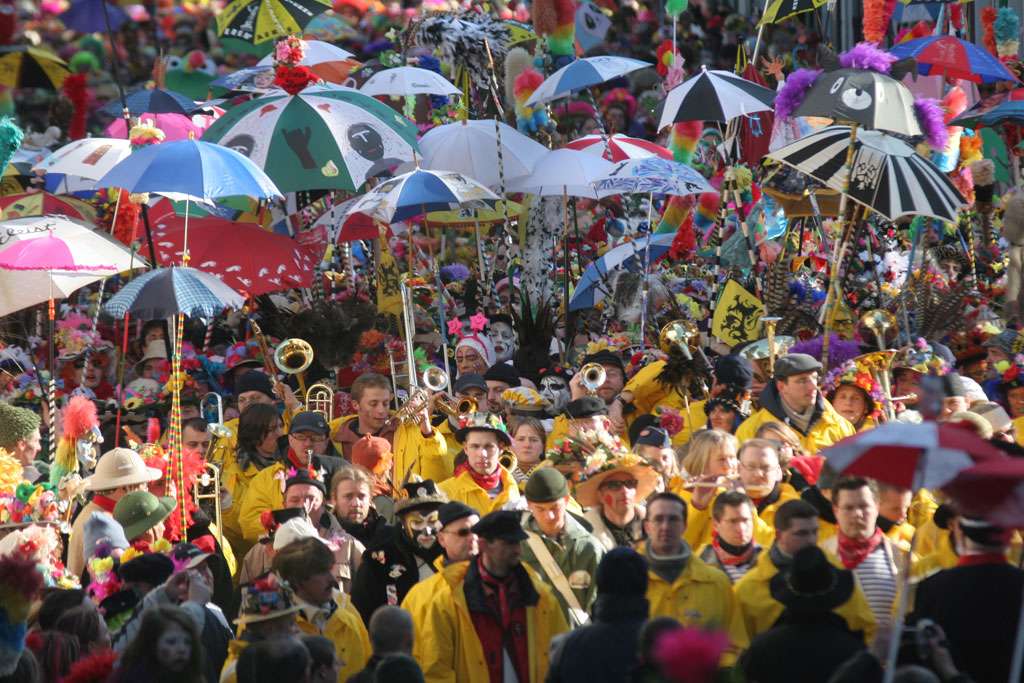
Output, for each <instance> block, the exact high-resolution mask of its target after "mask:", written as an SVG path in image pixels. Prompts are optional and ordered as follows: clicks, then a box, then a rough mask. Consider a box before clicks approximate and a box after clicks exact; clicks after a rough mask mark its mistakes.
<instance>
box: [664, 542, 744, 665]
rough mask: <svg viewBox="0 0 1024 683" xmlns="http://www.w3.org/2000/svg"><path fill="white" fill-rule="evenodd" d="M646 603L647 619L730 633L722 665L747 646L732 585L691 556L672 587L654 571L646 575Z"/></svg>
mask: <svg viewBox="0 0 1024 683" xmlns="http://www.w3.org/2000/svg"><path fill="white" fill-rule="evenodd" d="M647 580H648V584H647V600H648V602H649V603H650V605H651V611H650V616H651V617H652V618H653V617H672V618H673V619H677V620H679V621H680V622H682V624H683V626H687V627H691V626H700V627H705V628H707V627H714V628H718V629H721V630H723V631H725V632H726V633H728V634H729V643H730V646H729V649H728V650H727V651H726V652H725V654H724V655H723V656H722V665H723V666H732V665H733V664H735V663H736V658H737V656H738V655H739V653H740V652H741V651H743V650H744V649H746V647H747V645H749V644H750V640H749V638H748V637H747V629H746V627H745V626H744V625H743V615H742V613H741V612H740V605H739V602H737V600H736V596H735V595H733V592H732V584H730V583H729V577H727V576H726V575H725V574H724V573H723V572H722V571H720V570H718V569H715V568H714V567H710V566H708V565H707V564H706V563H705V562H703V561H702V560H701V559H700V558H698V557H697V556H696V555H691V556H690V559H689V560H687V562H686V568H685V569H683V571H682V572H681V573H680V574H679V576H678V577H676V580H675V581H674V582H672V584H669V583H667V582H666V581H665V580H664V579H663V578H661V577H660V576H658V575H657V574H655V573H654V572H653V571H648V573H647Z"/></svg>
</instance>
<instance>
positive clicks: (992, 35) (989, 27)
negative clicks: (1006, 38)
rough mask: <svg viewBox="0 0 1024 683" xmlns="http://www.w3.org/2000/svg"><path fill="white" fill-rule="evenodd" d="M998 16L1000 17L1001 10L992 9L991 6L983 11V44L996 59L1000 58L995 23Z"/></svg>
mask: <svg viewBox="0 0 1024 683" xmlns="http://www.w3.org/2000/svg"><path fill="white" fill-rule="evenodd" d="M997 16H999V10H998V9H996V8H995V7H992V6H991V5H990V6H988V7H986V8H985V9H983V10H981V27H982V35H981V42H982V44H983V45H984V46H985V49H986V50H988V51H989V52H990V53H992V55H993V56H995V57H998V56H999V52H998V51H997V50H996V32H995V23H996V17H997Z"/></svg>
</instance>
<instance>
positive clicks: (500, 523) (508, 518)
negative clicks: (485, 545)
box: [473, 510, 528, 543]
mask: <svg viewBox="0 0 1024 683" xmlns="http://www.w3.org/2000/svg"><path fill="white" fill-rule="evenodd" d="M521 515H522V513H521V512H516V511H515V510H496V511H495V512H492V513H490V514H489V515H487V516H486V517H484V518H483V519H481V520H480V521H479V522H477V523H476V524H474V525H473V533H474V534H476V535H477V536H479V537H480V538H482V539H485V540H487V541H493V540H495V539H500V540H502V541H507V542H509V543H515V542H517V541H525V540H526V539H527V538H528V536H527V535H526V532H525V531H524V530H523V526H522V524H521V523H520V521H521V519H522V516H521Z"/></svg>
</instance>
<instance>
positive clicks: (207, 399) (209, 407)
mask: <svg viewBox="0 0 1024 683" xmlns="http://www.w3.org/2000/svg"><path fill="white" fill-rule="evenodd" d="M199 414H200V415H202V416H203V419H204V420H206V430H207V431H208V432H210V434H211V435H213V436H215V437H217V438H218V439H230V438H231V437H232V436H234V432H232V431H231V430H230V429H229V428H228V427H226V426H225V425H224V399H223V398H222V397H221V395H220V394H218V393H216V392H213V391H211V392H209V393H207V394H205V395H204V396H203V398H202V400H201V401H199ZM203 455H204V456H205V455H207V454H206V453H204V454H203Z"/></svg>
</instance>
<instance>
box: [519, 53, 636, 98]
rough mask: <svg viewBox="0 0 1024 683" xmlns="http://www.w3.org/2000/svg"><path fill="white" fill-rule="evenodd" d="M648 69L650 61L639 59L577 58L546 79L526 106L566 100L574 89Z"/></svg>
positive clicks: (604, 56)
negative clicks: (559, 99) (562, 98)
mask: <svg viewBox="0 0 1024 683" xmlns="http://www.w3.org/2000/svg"><path fill="white" fill-rule="evenodd" d="M648 66H653V65H652V64H651V63H650V62H641V61H640V60H639V59H630V58H628V57H612V56H610V55H601V56H599V57H584V58H583V59H577V60H575V61H573V62H570V63H569V64H567V65H566V66H563V67H562V68H561V69H559V70H558V71H556V72H555V73H553V74H551V75H550V76H548V77H547V79H545V80H544V82H543V83H541V84H540V85H539V86H537V89H536V90H534V91H533V94H532V95H530V99H528V100H527V101H526V104H527V106H533V105H535V104H542V103H544V102H550V101H551V100H557V99H558V98H559V97H566V96H568V95H571V94H572V93H573V92H575V91H577V90H583V89H584V88H589V87H590V86H592V85H599V84H601V83H604V82H605V81H610V80H611V79H613V78H618V77H619V76H624V75H626V74H628V73H630V72H632V71H636V70H637V69H643V68H646V67H648Z"/></svg>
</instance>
